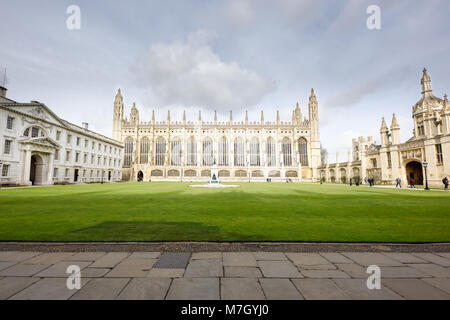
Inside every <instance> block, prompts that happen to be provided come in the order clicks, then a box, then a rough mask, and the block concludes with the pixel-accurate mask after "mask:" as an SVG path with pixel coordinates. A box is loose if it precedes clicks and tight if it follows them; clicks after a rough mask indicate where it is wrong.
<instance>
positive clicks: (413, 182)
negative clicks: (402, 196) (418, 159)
mask: <svg viewBox="0 0 450 320" xmlns="http://www.w3.org/2000/svg"><path fill="white" fill-rule="evenodd" d="M409 184H410V186H411V188H415V187H416V186H415V181H414V178H413V177H411V178H410V179H409Z"/></svg>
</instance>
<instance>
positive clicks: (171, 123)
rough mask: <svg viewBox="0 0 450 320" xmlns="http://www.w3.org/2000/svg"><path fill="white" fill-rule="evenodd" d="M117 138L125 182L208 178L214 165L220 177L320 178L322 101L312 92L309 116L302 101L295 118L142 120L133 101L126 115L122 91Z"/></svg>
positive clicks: (117, 102) (118, 97)
mask: <svg viewBox="0 0 450 320" xmlns="http://www.w3.org/2000/svg"><path fill="white" fill-rule="evenodd" d="M112 137H113V139H115V140H118V141H121V142H123V144H124V146H125V149H124V157H123V171H122V176H123V179H124V180H126V181H138V180H144V181H149V180H151V181H160V180H168V181H209V179H210V175H211V167H212V166H213V165H214V164H216V165H217V166H218V168H219V172H218V173H219V179H220V180H221V181H252V182H253V181H267V179H271V181H286V180H289V181H293V182H298V181H318V179H319V172H318V167H319V166H320V164H321V157H320V131H319V113H318V102H317V98H316V95H315V93H314V90H311V95H310V97H309V103H308V119H307V118H306V117H303V114H302V110H301V109H300V105H299V104H298V103H297V105H296V107H295V109H294V110H293V112H292V121H290V122H284V121H281V119H280V114H279V112H278V111H277V118H276V120H275V121H265V119H264V113H263V112H262V111H261V119H260V121H249V119H248V112H246V115H245V120H244V121H235V120H234V119H233V114H232V112H230V116H229V119H228V121H219V120H218V117H217V113H216V112H215V114H214V119H213V121H203V119H202V115H201V111H200V112H199V114H198V117H197V119H195V120H188V119H187V117H186V112H184V114H183V119H181V120H174V119H172V118H171V116H170V111H169V112H168V115H167V119H166V120H165V121H157V120H156V119H155V112H154V111H153V115H152V119H151V120H150V121H148V122H142V121H140V119H139V111H138V109H137V108H136V105H135V104H133V106H132V107H131V111H130V114H129V117H125V114H124V103H123V96H122V93H121V91H120V89H119V91H118V93H117V95H116V97H115V101H114V117H113V135H112Z"/></svg>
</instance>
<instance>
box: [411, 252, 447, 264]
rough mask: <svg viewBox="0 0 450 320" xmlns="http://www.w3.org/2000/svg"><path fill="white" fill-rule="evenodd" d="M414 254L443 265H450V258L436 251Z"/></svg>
mask: <svg viewBox="0 0 450 320" xmlns="http://www.w3.org/2000/svg"><path fill="white" fill-rule="evenodd" d="M414 255H415V256H416V257H419V258H422V259H425V260H427V261H430V262H432V263H434V264H437V265H440V266H441V267H450V259H446V258H444V257H441V256H438V255H436V254H434V253H431V252H424V253H414Z"/></svg>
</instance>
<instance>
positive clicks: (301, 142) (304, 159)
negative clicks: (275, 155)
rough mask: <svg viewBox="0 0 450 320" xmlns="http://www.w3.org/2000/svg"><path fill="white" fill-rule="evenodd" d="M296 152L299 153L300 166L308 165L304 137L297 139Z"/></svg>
mask: <svg viewBox="0 0 450 320" xmlns="http://www.w3.org/2000/svg"><path fill="white" fill-rule="evenodd" d="M298 152H299V154H300V163H301V165H302V167H307V166H308V142H307V141H306V139H305V138H303V137H302V138H300V139H298Z"/></svg>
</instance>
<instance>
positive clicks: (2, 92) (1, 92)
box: [0, 86, 8, 98]
mask: <svg viewBox="0 0 450 320" xmlns="http://www.w3.org/2000/svg"><path fill="white" fill-rule="evenodd" d="M6 91H8V89H6V88H5V87H2V86H0V97H2V98H6Z"/></svg>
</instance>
